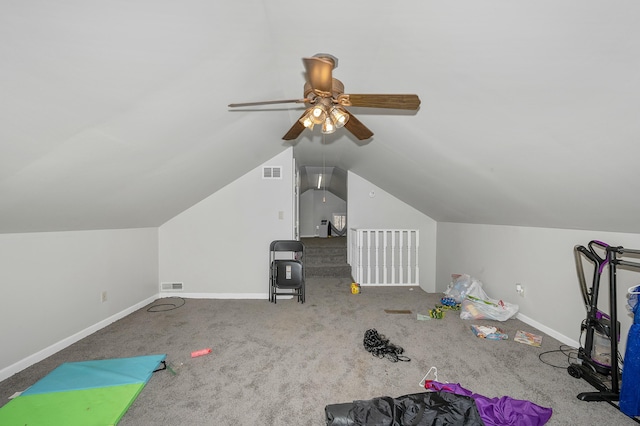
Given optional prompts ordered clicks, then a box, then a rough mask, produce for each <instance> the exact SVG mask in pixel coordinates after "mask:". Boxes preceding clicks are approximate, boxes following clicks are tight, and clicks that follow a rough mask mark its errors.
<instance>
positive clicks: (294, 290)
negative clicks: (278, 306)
mask: <svg viewBox="0 0 640 426" xmlns="http://www.w3.org/2000/svg"><path fill="white" fill-rule="evenodd" d="M304 249H305V247H304V244H303V243H302V242H301V241H297V240H276V241H272V242H271V245H270V246H269V301H270V302H273V303H277V298H278V296H294V297H297V298H298V302H301V303H304V302H305V296H306V294H305V293H306V291H305V286H306V283H305V268H304V264H303V258H304ZM285 252H288V253H290V254H291V256H292V257H293V258H292V259H277V253H285ZM283 270H284V271H287V272H286V273H284V274H283V273H282V271H283ZM288 274H290V276H287V275H288ZM283 275H284V276H283ZM278 289H286V290H290V291H289V292H286V293H285V292H278Z"/></svg>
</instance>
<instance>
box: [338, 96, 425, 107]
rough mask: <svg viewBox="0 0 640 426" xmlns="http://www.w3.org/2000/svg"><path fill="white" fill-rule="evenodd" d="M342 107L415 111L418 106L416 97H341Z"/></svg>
mask: <svg viewBox="0 0 640 426" xmlns="http://www.w3.org/2000/svg"><path fill="white" fill-rule="evenodd" d="M338 102H340V103H341V104H342V105H344V106H355V107H367V108H392V109H408V110H417V109H418V107H419V106H420V98H418V95H353V94H348V95H342V96H340V97H339V98H338Z"/></svg>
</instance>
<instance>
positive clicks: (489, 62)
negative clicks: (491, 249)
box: [0, 0, 640, 233]
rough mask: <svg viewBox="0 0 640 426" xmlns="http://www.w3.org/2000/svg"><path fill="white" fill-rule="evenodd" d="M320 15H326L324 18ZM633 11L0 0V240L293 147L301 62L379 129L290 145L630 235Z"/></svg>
mask: <svg viewBox="0 0 640 426" xmlns="http://www.w3.org/2000/svg"><path fill="white" fill-rule="evenodd" d="M320 9H321V10H320ZM639 13H640V3H638V2H637V1H618V2H615V4H609V3H605V2H601V1H599V0H598V1H596V0H582V1H565V0H559V1H558V0H555V1H551V0H549V1H539V0H536V1H533V0H525V1H518V2H507V1H482V2H478V1H473V0H464V1H457V2H450V1H445V0H440V1H431V0H408V1H402V2H388V1H380V0H354V1H349V2H343V1H334V0H328V1H325V2H323V3H322V7H321V8H310V7H309V5H308V4H307V3H304V2H299V1H295V0H269V1H266V0H263V1H258V0H245V1H242V2H213V1H207V0H184V1H181V2H174V1H166V0H156V1H149V0H147V1H136V2H131V1H119V0H115V1H114V0H112V1H108V2H107V1H103V2H86V1H81V0H69V1H64V2H46V1H31V0H26V1H20V2H3V3H2V4H0V57H1V58H2V67H0V77H1V78H0V124H1V125H0V232H2V233H10V232H30V231H55V230H71V229H104V228H127V227H144V226H158V225H160V224H162V223H163V222H165V221H166V220H168V219H170V218H171V217H173V216H175V215H176V214H178V213H179V212H181V211H183V210H184V209H186V208H188V207H190V206H191V205H193V204H195V203H197V202H198V201H200V200H201V199H203V198H205V197H206V196H208V195H210V194H211V193H213V192H215V191H217V190H218V189H220V188H222V187H223V186H225V185H226V184H228V183H230V182H232V181H233V180H235V179H236V178H237V177H239V176H241V175H243V174H244V173H246V172H247V171H249V170H251V169H252V168H254V167H257V166H258V165H260V164H262V163H263V162H265V161H266V160H268V159H269V158H271V157H273V156H274V155H276V154H277V153H279V152H281V151H282V150H284V149H286V148H287V147H288V146H291V144H290V143H288V142H285V141H283V140H282V139H281V137H282V135H284V133H285V132H286V131H287V130H288V129H289V127H291V125H292V124H293V122H294V121H295V120H296V119H297V118H298V117H299V116H300V114H301V112H302V109H301V106H299V105H297V104H286V105H277V106H273V105H272V106H269V107H261V108H253V109H252V110H250V111H247V110H242V111H238V110H236V111H230V110H229V109H228V108H227V104H229V103H231V102H245V101H258V100H270V99H291V98H297V97H302V86H303V84H304V76H303V66H302V62H301V60H300V59H301V58H302V57H305V56H312V55H314V54H316V53H319V52H323V53H331V54H333V55H334V56H336V57H338V58H339V66H338V68H337V69H335V70H334V77H336V78H338V79H340V80H341V81H342V82H343V83H344V84H345V89H346V90H345V92H347V93H416V94H418V95H419V96H420V98H421V100H422V105H421V108H420V110H419V111H418V112H417V113H399V112H397V111H386V110H377V111H376V110H366V109H364V108H352V109H351V110H350V111H351V112H352V113H354V114H355V115H356V116H357V117H358V118H359V119H360V120H361V121H362V122H364V123H365V124H366V125H367V126H368V127H369V128H370V129H371V130H372V131H373V132H374V133H375V135H374V137H373V138H372V139H370V140H368V141H364V142H362V141H357V140H355V139H354V138H353V137H351V136H350V135H349V134H348V133H347V132H346V131H345V130H342V131H339V132H337V133H335V134H333V135H329V136H325V137H322V136H321V135H320V134H319V133H317V132H316V133H311V132H308V131H305V132H304V133H303V134H302V135H301V136H300V137H299V138H298V139H297V140H296V141H293V145H294V156H295V157H296V161H297V164H298V165H300V166H310V167H314V166H315V167H318V166H321V165H322V164H323V163H324V164H325V165H326V166H329V167H336V168H339V169H341V170H344V171H349V170H350V171H353V172H354V173H356V174H358V175H359V176H361V177H363V178H365V179H367V180H369V181H370V182H372V183H374V184H375V185H377V186H379V187H381V188H383V189H384V190H386V191H388V192H390V193H392V194H394V195H395V196H396V197H398V198H399V199H401V200H403V201H405V202H406V203H408V204H410V205H412V206H413V207H415V208H416V209H418V210H420V211H422V212H424V213H425V214H427V215H429V216H430V217H432V218H433V219H435V220H437V221H451V222H466V223H485V224H506V225H524V226H540V227H558V228H569V229H592V230H608V231H620V232H630V233H637V232H640V220H638V218H639V217H640V197H639V196H638V194H639V193H640V191H639V190H640V182H639V180H638V177H640V173H638V171H637V170H638V160H637V159H638V157H639V154H640V147H639V144H638V142H637V139H638V135H640V120H638V117H639V116H640V114H639V113H640V102H638V99H640V96H639V95H640V82H639V77H638V75H640V66H639V65H640V28H639V26H638V25H637V17H638V16H639Z"/></svg>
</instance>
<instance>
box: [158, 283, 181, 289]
mask: <svg viewBox="0 0 640 426" xmlns="http://www.w3.org/2000/svg"><path fill="white" fill-rule="evenodd" d="M183 287H184V283H160V291H182V290H183Z"/></svg>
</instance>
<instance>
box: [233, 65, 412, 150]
mask: <svg viewBox="0 0 640 426" xmlns="http://www.w3.org/2000/svg"><path fill="white" fill-rule="evenodd" d="M302 62H303V63H304V67H305V70H306V80H307V82H306V83H305V85H304V98H302V99H286V100H276V101H262V102H246V103H235V104H229V108H238V107H248V106H258V105H272V104H284V103H304V104H306V105H309V107H308V108H307V109H306V110H305V112H304V113H303V114H302V116H300V118H299V119H298V120H297V121H296V122H295V123H294V124H293V126H292V127H291V129H289V131H288V132H287V133H286V134H285V135H284V136H283V137H282V139H284V140H293V139H296V138H297V137H298V136H300V134H301V133H302V131H303V130H304V129H309V130H311V129H313V127H314V126H315V125H320V126H322V133H325V134H328V133H333V132H335V131H336V129H339V128H341V127H343V126H344V127H345V128H346V129H347V130H349V131H350V132H351V133H353V135H354V136H355V137H356V138H358V139H359V140H365V139H369V138H370V137H371V136H373V132H372V131H371V130H369V129H368V128H367V127H366V126H365V125H364V124H362V122H360V120H358V119H357V118H356V117H355V116H354V115H353V114H352V113H351V112H349V111H347V110H346V109H345V107H351V106H354V107H365V108H390V109H404V110H413V111H415V110H417V109H418V108H419V106H420V98H418V95H398V94H395V95H391V94H388V95H380V94H345V93H344V85H343V84H342V82H341V81H340V80H338V79H335V78H333V75H332V71H333V69H334V68H337V66H338V58H336V57H335V56H332V55H329V54H326V53H318V54H316V55H314V56H313V57H311V58H302Z"/></svg>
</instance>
